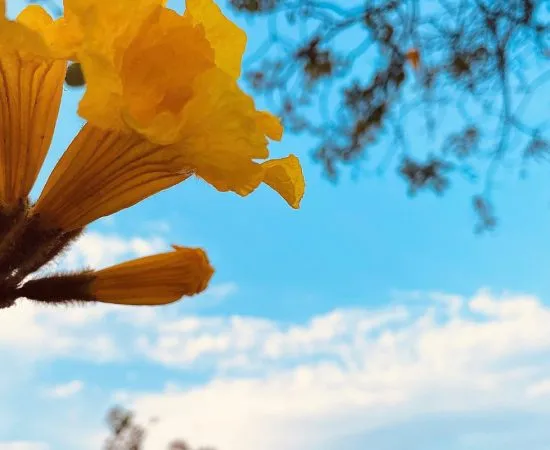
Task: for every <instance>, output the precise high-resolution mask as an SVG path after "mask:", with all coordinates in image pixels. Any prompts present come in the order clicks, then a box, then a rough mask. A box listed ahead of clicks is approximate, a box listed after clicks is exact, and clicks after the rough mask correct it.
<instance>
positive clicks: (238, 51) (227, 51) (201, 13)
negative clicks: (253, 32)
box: [185, 0, 246, 79]
mask: <svg viewBox="0 0 550 450" xmlns="http://www.w3.org/2000/svg"><path fill="white" fill-rule="evenodd" d="M185 16H187V17H190V18H191V19H192V21H193V23H195V24H199V25H201V26H203V27H204V30H205V32H206V38H207V39H208V41H209V42H210V45H211V46H212V48H213V49H214V52H215V55H216V56H215V59H216V65H217V66H218V67H219V68H220V69H222V70H223V71H224V72H227V73H228V74H229V75H231V76H232V77H233V78H235V79H237V78H238V77H239V76H240V74H241V63H242V58H243V54H244V50H245V48H246V34H245V32H244V31H243V30H241V29H240V28H239V27H238V26H237V25H235V24H234V23H233V22H231V21H230V20H229V19H227V18H226V17H225V16H224V15H223V14H222V12H221V10H220V8H219V6H218V5H216V3H215V2H214V1H213V0H187V1H186V9H185Z"/></svg>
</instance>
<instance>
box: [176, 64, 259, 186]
mask: <svg viewBox="0 0 550 450" xmlns="http://www.w3.org/2000/svg"><path fill="white" fill-rule="evenodd" d="M194 91H195V95H194V96H193V98H192V99H191V100H190V102H189V104H188V105H187V107H186V108H185V110H184V114H185V115H184V117H183V120H184V121H183V124H182V132H183V136H182V140H181V142H180V143H179V144H178V145H180V147H181V153H182V156H183V157H184V158H185V159H186V161H187V162H188V164H189V165H190V166H191V167H193V168H194V170H195V173H196V174H197V175H198V176H199V177H201V178H203V179H204V180H206V181H207V182H208V183H210V184H212V185H213V186H214V187H215V188H216V189H218V190H219V191H233V192H236V193H238V194H240V195H247V194H249V193H250V192H252V191H253V190H254V189H256V187H258V185H259V183H260V182H261V181H262V177H263V169H262V167H261V166H260V165H259V164H258V163H256V162H254V159H265V158H267V157H268V155H269V152H268V150H267V139H266V137H265V134H264V131H263V130H262V128H261V127H259V126H258V123H257V118H258V112H257V111H256V109H255V107H254V102H253V100H252V98H250V97H249V96H248V95H246V94H244V93H243V92H242V91H241V90H240V88H239V87H238V85H237V83H236V81H235V80H233V79H232V78H231V77H230V76H229V75H227V74H226V73H225V72H223V71H221V70H219V69H213V70H211V71H209V72H207V73H205V74H204V75H203V76H201V77H199V78H198V79H197V83H196V84H195V86H194Z"/></svg>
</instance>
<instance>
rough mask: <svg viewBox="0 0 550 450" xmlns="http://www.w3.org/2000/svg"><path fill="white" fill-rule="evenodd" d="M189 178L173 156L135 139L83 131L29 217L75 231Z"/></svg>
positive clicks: (89, 128) (175, 153)
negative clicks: (32, 214) (38, 218)
mask: <svg viewBox="0 0 550 450" xmlns="http://www.w3.org/2000/svg"><path fill="white" fill-rule="evenodd" d="M190 175H191V171H189V170H186V167H185V166H184V161H183V160H182V158H181V156H180V154H179V152H178V151H177V150H176V149H174V148H172V147H163V146H159V145H156V144H152V143H150V142H148V141H146V140H145V139H143V138H142V137H140V136H139V135H137V134H135V133H134V134H125V133H120V132H117V131H108V130H102V129H99V128H95V127H93V126H91V125H85V126H84V128H83V129H82V130H81V131H80V133H78V135H77V136H76V138H75V139H74V141H73V142H72V143H71V145H70V146H69V148H68V149H67V151H66V152H65V154H64V155H63V156H62V158H61V159H60V161H59V162H58V163H57V165H56V167H55V168H54V170H53V172H52V174H51V175H50V178H49V179H48V181H47V183H46V186H45V187H44V190H43V192H42V194H41V196H40V198H39V199H38V201H37V203H36V205H35V207H34V212H35V213H36V214H38V215H40V217H41V220H42V221H43V223H45V224H47V225H48V226H50V227H59V228H61V229H63V230H65V231H70V230H74V229H77V228H81V227H83V226H85V225H87V224H89V223H91V222H93V221H94V220H96V219H98V218H100V217H103V216H107V215H110V214H113V213H115V212H117V211H119V210H121V209H124V208H127V207H129V206H132V205H134V204H135V203H138V202H140V201H141V200H143V199H145V198H147V197H149V196H151V195H153V194H155V193H157V192H160V191H161V190H164V189H166V188H168V187H170V186H173V185H175V184H177V183H179V182H181V181H183V180H185V179H186V178H188V177H189V176H190Z"/></svg>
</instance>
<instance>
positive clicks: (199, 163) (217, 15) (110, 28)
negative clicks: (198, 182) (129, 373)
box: [0, 0, 304, 307]
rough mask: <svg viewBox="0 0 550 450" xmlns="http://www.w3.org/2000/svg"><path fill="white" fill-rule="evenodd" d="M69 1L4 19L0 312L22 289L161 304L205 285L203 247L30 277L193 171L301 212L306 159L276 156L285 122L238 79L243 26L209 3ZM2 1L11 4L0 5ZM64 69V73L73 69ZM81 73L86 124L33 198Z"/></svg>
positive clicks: (0, 35) (64, 298)
mask: <svg viewBox="0 0 550 450" xmlns="http://www.w3.org/2000/svg"><path fill="white" fill-rule="evenodd" d="M164 3H165V2H164V1H163V0H116V1H113V0H94V1H89V0H65V2H64V15H63V17H61V18H59V19H57V20H53V19H52V18H51V17H50V16H49V15H48V14H47V13H46V12H45V11H44V10H43V9H42V8H41V7H39V6H38V5H31V6H29V7H27V8H26V9H24V10H23V12H22V13H21V14H20V15H19V16H18V17H17V18H16V19H15V20H8V19H7V18H6V17H5V11H4V13H3V14H2V18H0V127H1V129H0V236H1V240H0V307H8V306H11V305H13V304H14V302H15V301H16V300H17V299H18V298H21V297H25V298H28V299H32V300H36V301H43V302H50V303H60V302H69V301H74V300H78V301H100V302H107V303H121V304H136V305H153V304H155V305H157V304H165V303H169V302H173V301H176V300H178V299H180V298H181V297H182V296H188V295H194V294H197V293H199V292H201V291H203V290H204V289H205V288H206V286H207V285H208V282H209V280H210V278H211V276H212V274H213V269H212V267H211V266H210V264H209V262H208V259H207V257H206V255H205V253H204V252H203V251H202V250H201V249H194V248H184V247H179V246H173V251H171V252H167V253H163V254H158V255H154V256H149V257H145V258H139V259H136V260H133V261H128V262H125V263H122V264H119V265H116V266H113V267H108V268H106V269H103V270H99V271H92V270H88V271H83V272H80V273H72V274H56V275H53V276H47V277H43V278H40V276H36V275H35V276H32V277H29V275H31V274H33V273H34V272H36V271H39V269H40V268H42V267H43V266H44V265H45V264H46V263H47V262H49V261H51V260H52V259H53V258H55V257H56V256H57V255H59V254H60V252H62V251H63V250H64V249H65V248H67V246H68V245H69V244H70V243H71V242H72V241H73V240H74V239H76V238H77V237H78V236H79V234H80V233H81V232H82V230H83V229H84V227H86V226H87V225H88V224H90V223H91V222H93V221H95V220H97V219H98V218H100V217H104V216H107V215H110V214H113V213H116V212H117V211H120V210H122V209H124V208H127V207H129V206H132V205H134V204H136V203H138V202H140V201H141V200H143V199H145V198H147V197H149V196H151V195H153V194H155V193H157V192H159V191H161V190H164V189H167V188H169V187H171V186H174V185H176V184H179V183H181V182H182V181H184V180H186V179H188V178H189V177H192V176H196V177H198V178H201V179H203V180H204V181H206V182H207V183H209V184H210V185H212V186H213V187H214V188H215V189H217V190H218V191H232V192H234V193H237V194H239V195H241V196H246V195H248V194H250V193H251V192H252V191H254V190H255V189H256V188H257V187H258V186H259V185H260V184H261V183H265V184H267V185H268V186H270V187H271V188H272V189H274V190H275V191H277V192H278V193H279V194H280V195H281V196H282V197H283V198H284V199H285V200H286V201H287V202H288V203H289V204H290V206H292V207H294V208H298V206H299V203H300V200H301V198H302V195H303V193H304V179H303V175H302V171H301V167H300V164H299V162H298V159H297V158H296V157H295V156H293V155H290V156H287V157H286V158H282V159H271V160H269V159H268V156H269V153H268V148H267V147H268V140H269V139H272V140H278V139H280V138H281V136H282V131H283V130H282V126H281V124H280V122H279V120H278V119H277V118H276V117H274V116H272V115H271V114H269V113H267V112H264V111H258V110H257V109H256V108H255V106H254V102H253V100H252V98H251V97H249V96H248V95H247V94H245V93H244V92H243V91H242V90H241V89H240V87H239V86H238V84H237V80H238V78H239V76H240V68H241V62H242V56H243V52H244V48H245V44H246V35H245V34H244V32H243V31H242V30H241V29H239V28H238V27H237V26H236V25H235V24H233V23H232V22H231V21H229V20H228V19H227V18H226V17H225V16H224V15H223V14H222V13H221V11H220V9H219V8H218V6H216V4H215V3H214V1H213V0H187V1H186V10H185V13H184V14H183V15H180V14H178V13H176V12H175V11H173V10H171V9H168V8H166V7H165V6H164ZM0 4H1V7H2V8H3V9H4V10H5V2H2V3H0ZM68 64H71V65H69V72H67V67H68ZM74 73H81V74H82V75H83V79H84V80H85V86H86V90H85V92H84V95H83V98H82V100H81V102H80V104H79V109H78V113H79V114H80V116H81V117H83V118H84V119H85V120H86V124H85V125H84V126H83V127H82V129H81V130H80V131H79V133H78V134H77V136H76V137H75V138H74V140H73V141H72V143H71V144H70V145H69V147H68V148H67V150H66V151H65V153H64V154H63V156H62V157H61V159H60V160H59V162H58V163H57V165H56V166H55V168H54V170H53V172H52V173H51V175H50V177H49V178H48V180H47V182H46V185H45V187H44V190H43V191H42V193H41V195H40V196H39V198H38V199H37V200H36V202H34V203H33V202H31V201H30V200H29V193H30V191H31V189H32V187H33V185H34V183H35V181H36V178H37V175H38V172H39V170H40V168H41V166H42V163H43V161H44V158H45V157H46V153H47V151H48V148H49V146H50V143H51V140H52V135H53V132H54V127H55V124H56V121H57V115H58V111H59V104H60V100H61V95H62V92H63V85H64V81H65V79H66V77H67V76H69V77H71V76H73V77H74Z"/></svg>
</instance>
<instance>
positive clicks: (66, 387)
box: [44, 380, 84, 398]
mask: <svg viewBox="0 0 550 450" xmlns="http://www.w3.org/2000/svg"><path fill="white" fill-rule="evenodd" d="M83 388H84V383H83V382H82V381H80V380H72V381H69V382H68V383H64V384H56V385H55V386H51V387H49V388H47V389H44V396H46V397H49V398H68V397H72V396H74V395H76V394H78V393H79V392H80V391H82V389H83Z"/></svg>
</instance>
